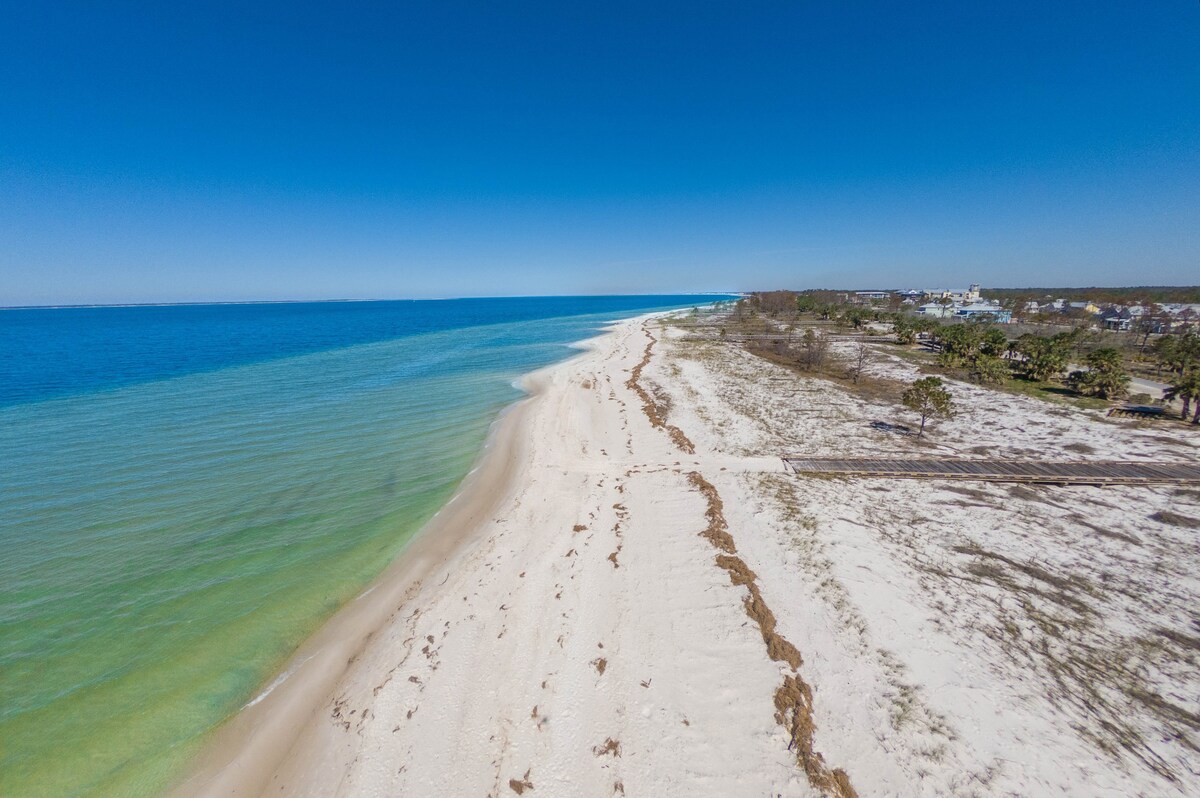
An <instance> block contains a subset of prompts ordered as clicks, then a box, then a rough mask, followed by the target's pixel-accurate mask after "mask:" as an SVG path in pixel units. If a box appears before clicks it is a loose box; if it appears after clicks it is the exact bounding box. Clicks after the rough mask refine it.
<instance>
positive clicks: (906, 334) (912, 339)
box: [892, 314, 917, 344]
mask: <svg viewBox="0 0 1200 798" xmlns="http://www.w3.org/2000/svg"><path fill="white" fill-rule="evenodd" d="M892 331H893V332H894V333H896V341H897V342H898V343H902V344H912V343H916V340H917V328H916V325H914V324H913V323H912V322H911V321H909V320H908V319H906V318H905V317H904V316H902V315H900V314H896V320H895V321H894V322H892Z"/></svg>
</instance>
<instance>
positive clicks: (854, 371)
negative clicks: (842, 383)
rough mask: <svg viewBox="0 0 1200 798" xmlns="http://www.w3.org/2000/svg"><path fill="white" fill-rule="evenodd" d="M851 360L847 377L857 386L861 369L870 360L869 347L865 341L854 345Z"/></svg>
mask: <svg viewBox="0 0 1200 798" xmlns="http://www.w3.org/2000/svg"><path fill="white" fill-rule="evenodd" d="M852 358H853V359H852V360H851V362H850V369H849V371H848V374H847V376H848V377H850V379H851V380H852V381H853V382H854V383H855V384H856V385H857V384H858V378H859V377H861V376H862V373H863V369H865V368H866V367H867V362H868V361H869V360H870V359H871V347H869V346H867V342H866V341H859V342H858V344H856V345H855V347H854V354H853V356H852Z"/></svg>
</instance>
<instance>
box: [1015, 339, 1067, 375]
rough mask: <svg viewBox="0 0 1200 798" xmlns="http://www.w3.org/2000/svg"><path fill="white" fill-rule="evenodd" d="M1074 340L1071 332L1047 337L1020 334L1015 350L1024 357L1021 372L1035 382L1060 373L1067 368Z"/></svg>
mask: <svg viewBox="0 0 1200 798" xmlns="http://www.w3.org/2000/svg"><path fill="white" fill-rule="evenodd" d="M1074 340H1075V339H1074V336H1073V335H1072V334H1071V333H1058V334H1057V335H1054V336H1051V337H1049V338H1046V337H1043V336H1040V335H1032V334H1029V333H1026V334H1025V335H1022V336H1021V337H1020V338H1019V339H1018V340H1017V351H1018V352H1020V353H1021V355H1022V356H1023V357H1024V360H1023V361H1022V362H1021V371H1022V373H1023V374H1024V375H1025V377H1027V378H1028V379H1031V380H1035V381H1037V382H1045V381H1046V380H1049V379H1051V378H1052V377H1057V376H1059V375H1061V374H1062V373H1063V371H1065V370H1066V368H1067V362H1068V360H1069V359H1070V355H1071V346H1072V344H1073V343H1074Z"/></svg>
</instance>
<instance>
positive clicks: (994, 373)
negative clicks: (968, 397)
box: [971, 353, 1008, 385]
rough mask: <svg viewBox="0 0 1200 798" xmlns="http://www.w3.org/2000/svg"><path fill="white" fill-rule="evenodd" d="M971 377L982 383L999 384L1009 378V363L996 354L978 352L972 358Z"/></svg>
mask: <svg viewBox="0 0 1200 798" xmlns="http://www.w3.org/2000/svg"><path fill="white" fill-rule="evenodd" d="M971 378H972V379H974V380H975V381H976V382H979V383H982V384H992V385H995V384H999V383H1002V382H1004V380H1006V379H1007V378H1008V363H1007V362H1006V361H1004V360H1003V359H1001V358H999V357H996V356H995V355H985V354H982V353H980V354H978V355H976V356H975V357H974V358H973V359H972V360H971Z"/></svg>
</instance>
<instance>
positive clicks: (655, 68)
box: [0, 0, 1200, 307]
mask: <svg viewBox="0 0 1200 798" xmlns="http://www.w3.org/2000/svg"><path fill="white" fill-rule="evenodd" d="M7 12H8V13H7V14H6V25H5V28H4V30H3V31H0V69H3V71H4V74H5V76H6V79H5V83H4V85H3V87H0V97H3V99H4V102H3V104H2V105H0V187H2V189H3V190H2V191H0V274H2V279H0V306H9V307H11V306H29V305H42V306H46V305H81V304H82V305H95V304H189V303H197V302H200V303H208V302H266V301H327V300H331V299H333V298H335V297H336V298H343V299H347V300H352V299H355V298H379V299H385V298H389V297H395V298H412V299H424V298H446V297H458V296H535V295H588V294H666V293H718V292H726V291H748V290H768V289H774V288H795V289H802V288H835V287H836V288H850V289H853V288H877V287H879V286H897V285H901V286H935V285H965V284H967V283H971V282H978V283H981V284H983V285H985V286H988V285H991V286H1046V287H1055V286H1097V287H1103V286H1129V285H1189V284H1195V283H1196V282H1197V275H1198V274H1200V225H1196V224H1195V219H1197V218H1200V61H1198V60H1197V59H1196V58H1195V54H1196V53H1197V52H1200V5H1197V4H1196V3H1194V2H1192V3H1185V2H1166V3H1161V4H1154V5H1153V6H1145V7H1139V6H1135V5H1133V4H1128V3H1120V2H1115V0H1110V1H1109V2H1099V3H1088V4H1084V3H1076V2H1068V3H1063V4H1056V5H1054V6H1053V7H1045V6H1044V5H1042V4H1035V3H1029V2H1018V3H1008V4H999V3H981V4H970V5H963V4H961V3H951V2H938V3H935V4H932V5H924V6H922V7H920V8H912V7H909V6H906V5H901V4H894V3H879V4H870V7H868V6H867V5H866V4H864V5H862V6H855V7H848V6H838V7H826V6H801V5H789V4H769V5H767V6H762V7H758V8H756V9H755V10H753V11H732V10H730V11H725V10H722V9H719V8H717V7H707V6H695V5H694V4H689V5H683V4H669V3H659V4H654V5H652V6H646V5H644V4H640V5H639V4H616V5H613V4H608V5H606V6H604V7H603V8H593V9H584V8H580V7H569V8H564V7H561V6H559V5H556V4H536V5H530V6H525V7H523V8H522V10H521V11H519V12H518V11H514V10H511V9H503V8H499V7H492V6H486V5H475V4H444V5H439V6H438V7H436V8H429V7H420V8H418V7H404V8H375V7H371V6H370V5H367V4H349V5H339V6H338V7H336V8H335V7H333V6H331V5H324V6H323V5H321V4H302V5H300V6H294V5H288V6H284V5H282V4H277V5H276V4H270V3H266V4H257V5H255V6H253V7H249V8H248V7H245V6H232V5H231V6H228V7H224V8H217V7H212V6H205V7H203V8H201V7H172V8H169V9H167V8H163V9H136V8H133V7H129V6H106V7H88V6H85V5H83V4H79V5H76V6H61V5H60V6H55V7H46V6H37V5H16V4H14V5H12V7H10V8H8V9H7Z"/></svg>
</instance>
